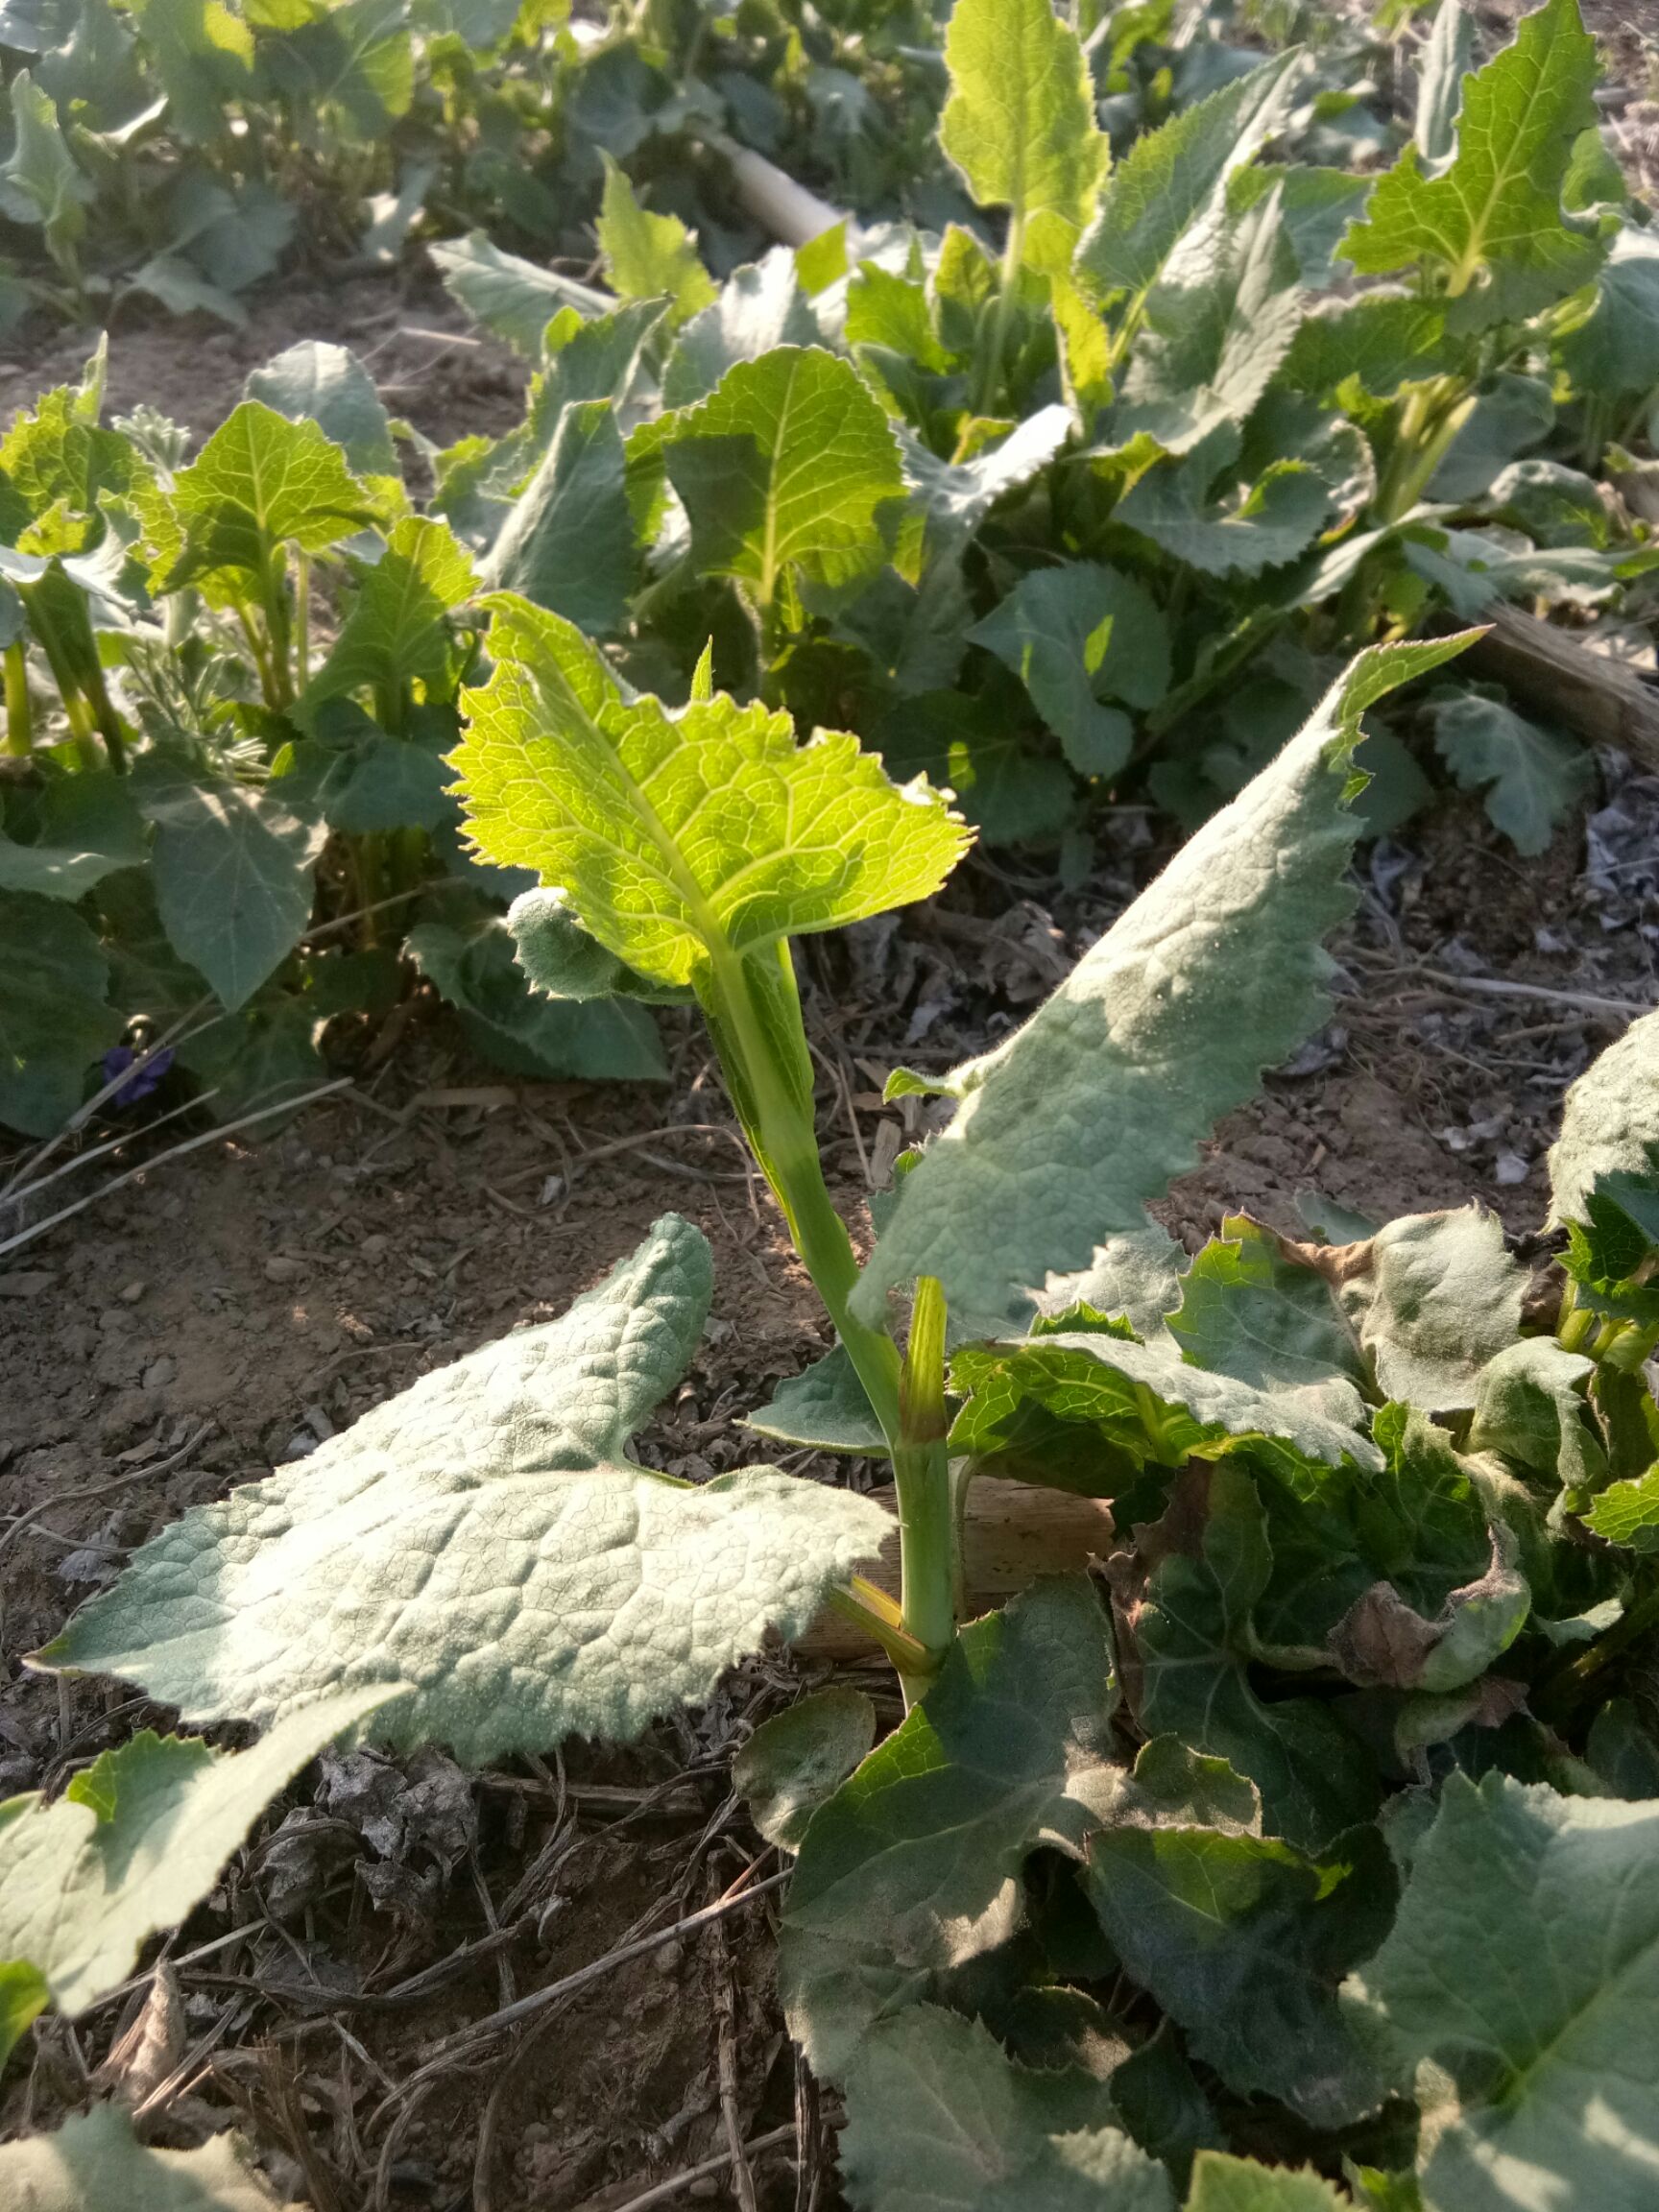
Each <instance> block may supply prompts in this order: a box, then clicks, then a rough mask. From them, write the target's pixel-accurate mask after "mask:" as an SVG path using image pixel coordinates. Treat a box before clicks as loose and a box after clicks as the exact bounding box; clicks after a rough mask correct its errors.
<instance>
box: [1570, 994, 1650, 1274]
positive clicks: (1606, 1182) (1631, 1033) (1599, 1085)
mask: <svg viewBox="0 0 1659 2212" xmlns="http://www.w3.org/2000/svg"><path fill="white" fill-rule="evenodd" d="M1550 1194H1551V1207H1550V1218H1551V1222H1552V1223H1558V1222H1563V1221H1567V1222H1575V1223H1578V1224H1580V1225H1587V1224H1589V1223H1591V1222H1592V1221H1593V1220H1594V1218H1595V1216H1594V1213H1593V1211H1592V1209H1593V1206H1594V1204H1595V1202H1596V1201H1597V1200H1598V1199H1605V1200H1610V1201H1611V1202H1612V1203H1613V1204H1614V1205H1615V1206H1616V1207H1617V1208H1618V1210H1619V1211H1620V1213H1621V1214H1623V1215H1624V1216H1625V1217H1626V1218H1627V1219H1628V1220H1629V1222H1630V1223H1631V1224H1632V1225H1633V1227H1635V1228H1636V1229H1637V1230H1639V1231H1640V1233H1641V1235H1642V1236H1643V1237H1644V1238H1646V1239H1647V1242H1648V1243H1650V1244H1651V1243H1659V1014H1645V1015H1644V1016H1643V1017H1642V1019H1641V1021H1640V1022H1631V1024H1630V1026H1629V1028H1628V1029H1626V1030H1625V1032H1624V1034H1623V1037H1621V1038H1620V1039H1619V1041H1618V1043H1617V1044H1616V1045H1610V1046H1608V1047H1607V1049H1606V1051H1605V1052H1603V1053H1602V1054H1601V1056H1600V1058H1599V1060H1597V1061H1595V1062H1593V1064H1592V1065H1591V1066H1590V1068H1588V1069H1587V1070H1586V1071H1585V1072H1584V1073H1583V1074H1582V1075H1580V1076H1579V1078H1578V1080H1577V1082H1576V1083H1575V1084H1574V1085H1573V1087H1572V1089H1571V1090H1570V1091H1569V1092H1568V1094H1567V1101H1566V1104H1565V1105H1564V1106H1563V1108H1562V1110H1561V1134H1560V1136H1559V1137H1558V1138H1557V1139H1556V1141H1555V1142H1554V1144H1553V1145H1552V1146H1551V1151H1550ZM1627 1271H1628V1270H1626V1272H1627Z"/></svg>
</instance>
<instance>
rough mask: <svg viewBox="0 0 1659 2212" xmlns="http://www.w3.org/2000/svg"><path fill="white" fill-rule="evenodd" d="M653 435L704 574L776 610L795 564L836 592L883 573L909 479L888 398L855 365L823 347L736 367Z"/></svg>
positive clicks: (780, 351) (791, 349)
mask: <svg viewBox="0 0 1659 2212" xmlns="http://www.w3.org/2000/svg"><path fill="white" fill-rule="evenodd" d="M653 437H654V439H656V438H660V440H661V457H662V460H663V463H664V464H665V466H666V468H667V470H668V475H669V477H670V479H671V481H672V483H673V486H674V489H675V491H676V492H677V493H679V494H680V497H681V499H682V500H683V501H684V503H685V512H686V515H687V516H688V517H689V518H690V523H691V553H692V559H693V560H694V562H695V563H696V565H697V568H698V570H699V571H700V573H702V574H703V575H707V576H733V577H736V578H737V579H739V580H740V581H741V582H743V583H745V584H748V585H749V586H750V587H751V588H752V589H754V591H755V593H756V595H757V598H758V599H759V600H760V602H761V604H762V606H769V605H770V604H771V602H772V599H773V595H774V594H775V592H776V591H777V589H778V586H779V584H780V582H781V580H782V578H783V576H784V574H785V572H786V571H787V570H789V569H790V568H792V567H799V568H800V569H802V570H803V572H804V573H805V575H806V576H807V577H809V578H811V579H814V580H819V581H823V582H825V583H831V584H835V583H847V582H850V581H852V580H853V579H854V578H855V577H857V576H860V575H862V574H864V573H866V572H867V571H868V570H870V569H871V568H873V567H878V566H879V565H880V563H881V560H882V557H883V552H882V541H881V528H882V524H883V521H884V520H885V519H887V517H889V516H890V517H891V519H892V521H893V523H894V524H895V525H896V524H897V519H898V515H899V512H900V508H901V505H902V499H903V494H904V482H903V477H902V473H901V470H900V466H899V447H898V444H897V442H896V440H895V438H894V436H893V432H892V430H891V428H890V427H889V425H888V421H887V418H886V416H885V415H884V414H883V413H882V410H881V405H880V402H879V401H878V399H877V398H876V397H875V396H874V395H873V394H872V393H871V392H870V390H869V389H868V387H867V386H866V385H865V384H864V383H863V382H861V380H860V378H859V376H858V373H857V371H856V370H855V369H854V367H853V364H852V363H851V362H850V361H843V360H841V359H839V358H838V357H837V356H836V355H835V354H833V353H827V352H825V351H824V350H823V349H821V348H819V347H816V346H806V347H802V346H780V347H777V348H775V349H773V351H771V352H770V353H768V354H766V355H765V356H764V358H763V359H761V360H758V361H739V362H738V363H737V364H736V365H735V366H734V367H733V368H732V369H729V370H728V371H727V373H726V374H725V375H724V376H723V377H722V378H721V380H720V383H719V385H718V386H717V387H716V389H715V390H714V392H713V393H712V394H711V395H710V397H709V398H707V399H705V400H703V401H702V402H701V403H700V404H699V405H698V406H696V407H690V408H685V409H684V410H682V412H681V413H679V414H677V415H671V416H668V417H665V418H664V420H663V422H662V424H661V430H660V432H659V431H657V430H656V429H655V428H654V430H653ZM654 449H655V448H654Z"/></svg>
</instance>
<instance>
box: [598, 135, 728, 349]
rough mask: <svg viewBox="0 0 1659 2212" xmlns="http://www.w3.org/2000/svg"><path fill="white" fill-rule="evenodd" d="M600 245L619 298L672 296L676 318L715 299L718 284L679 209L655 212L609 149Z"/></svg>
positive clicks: (684, 318)
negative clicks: (643, 203) (641, 199)
mask: <svg viewBox="0 0 1659 2212" xmlns="http://www.w3.org/2000/svg"><path fill="white" fill-rule="evenodd" d="M599 251H600V252H601V253H602V254H603V255H604V259H605V274H606V276H608V277H609V278H610V279H611V286H612V289H613V291H614V292H615V293H616V295H617V297H618V298H619V299H623V300H660V299H662V298H667V299H668V300H670V301H672V302H673V308H672V314H673V320H674V321H675V323H677V324H679V323H685V322H687V321H689V319H690V318H691V317H692V316H693V315H695V314H697V313H699V312H700V310H701V309H703V308H705V307H707V306H709V304H710V303H711V302H712V301H713V299H714V286H713V284H712V282H711V281H710V280H709V272H708V271H707V270H706V269H705V268H704V266H703V264H702V262H701V261H699V260H698V258H697V248H696V246H695V244H694V243H693V241H692V237H691V233H690V232H689V231H688V230H687V229H686V228H685V224H684V223H682V222H681V220H680V218H679V217H678V216H677V215H652V214H650V213H649V212H648V211H647V210H646V209H645V208H643V207H641V206H640V204H639V203H638V201H637V199H636V198H635V197H634V187H633V185H632V184H630V183H629V181H628V177H627V173H626V171H624V170H622V169H620V168H618V167H617V165H616V163H615V162H614V161H613V160H612V158H611V156H609V155H607V156H605V197H604V200H603V202H602V204H601V206H600V210H599Z"/></svg>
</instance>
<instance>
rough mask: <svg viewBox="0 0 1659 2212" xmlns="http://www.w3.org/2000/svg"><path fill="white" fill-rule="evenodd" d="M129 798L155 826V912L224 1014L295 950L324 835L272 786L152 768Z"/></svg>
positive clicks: (165, 765) (159, 765)
mask: <svg viewBox="0 0 1659 2212" xmlns="http://www.w3.org/2000/svg"><path fill="white" fill-rule="evenodd" d="M145 767H146V770H147V773H146V774H145V776H144V778H143V781H141V782H137V781H136V780H135V784H136V788H135V791H134V796H135V798H136V799H137V802H138V806H139V810H140V812H141V813H142V814H143V815H144V817H145V819H146V820H147V821H150V822H153V823H154V824H155V826H156V840H155V844H154V847H153V848H152V854H151V868H152V871H153V874H154V877H155V882H156V905H157V907H158V908H159V910H160V914H161V921H162V924H163V926H164V927H165V928H166V931H167V935H168V938H169V940H170V942H171V944H172V946H173V950H175V951H176V952H177V953H178V954H179V956H180V959H183V960H187V961H189V963H190V965H191V967H193V968H197V969H200V971H201V973H202V974H204V976H205V977H206V978H207V980H208V982H209V983H210V984H211V985H212V986H213V989H214V991H215V992H216V993H217V994H218V996H219V998H220V1000H221V1001H222V1002H223V1004H225V1005H226V1006H227V1007H228V1008H229V1009H230V1010H231V1011H232V1012H234V1011H235V1009H236V1008H237V1007H239V1006H243V1005H246V1003H247V1002H248V1000H249V999H250V998H252V996H253V993H254V992H255V991H256V990H257V989H258V988H259V986H260V984H261V983H263V982H264V980H265V978H266V977H267V976H268V975H269V974H272V972H273V971H274V970H275V969H276V967H277V966H278V965H279V964H280V962H281V961H282V960H283V959H284V958H285V956H286V955H287V954H288V953H289V952H291V951H292V950H294V947H295V946H296V945H297V944H298V943H299V941H300V938H301V934H302V933H303V931H304V928H305V926H306V924H307V923H308V922H309V921H310V919H311V907H312V902H313V898H314V896H315V885H314V882H313V878H312V870H313V868H314V867H315V865H316V861H317V857H318V855H319V854H320V853H321V852H322V850H323V846H324V843H325V839H326V836H327V831H326V830H325V828H324V825H323V824H322V823H321V822H319V821H317V820H315V819H313V818H311V817H309V816H307V815H303V814H297V813H295V812H293V811H292V810H291V809H290V807H289V805H288V802H287V799H286V797H285V796H284V794H283V790H282V784H281V781H280V780H278V781H276V782H274V783H269V784H266V785H265V786H264V787H263V788H260V787H258V786H256V785H252V784H246V783H232V782H230V781H228V780H224V779H215V780H213V781H198V780H197V779H196V778H195V777H194V776H192V775H191V774H190V773H189V772H188V770H187V769H185V768H182V767H180V765H178V764H177V763H174V762H166V761H161V760H159V759H156V760H155V761H154V765H152V762H151V761H150V760H147V761H146V763H145Z"/></svg>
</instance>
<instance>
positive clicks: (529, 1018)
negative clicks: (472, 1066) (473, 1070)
mask: <svg viewBox="0 0 1659 2212" xmlns="http://www.w3.org/2000/svg"><path fill="white" fill-rule="evenodd" d="M577 934H578V936H580V935H581V932H580V931H578V932H577ZM406 942H407V944H408V948H409V951H410V954H411V956H412V958H413V959H414V961H415V964H416V966H417V967H418V968H419V969H420V971H421V974H423V975H426V976H429V977H430V978H431V980H432V981H433V982H434V983H435V984H436V985H437V987H438V989H439V991H440V992H441V993H442V994H443V996H444V997H445V998H447V999H448V1001H449V1003H450V1005H451V1006H453V1007H455V1008H456V1010H457V1011H458V1012H459V1014H460V1016H461V1026H462V1028H463V1029H464V1030H465V1031H466V1033H467V1036H468V1038H469V1042H470V1043H471V1044H472V1045H473V1046H475V1048H476V1049H477V1050H478V1051H479V1052H480V1053H482V1055H483V1056H484V1058H485V1059H486V1060H488V1061H489V1062H490V1063H491V1064H492V1066H493V1067H496V1068H502V1069H505V1070H506V1071H507V1072H508V1073H509V1074H510V1075H527V1076H529V1077H530V1078H531V1079H532V1081H536V1082H546V1081H548V1080H549V1079H553V1080H555V1081H557V1080H559V1079H560V1078H562V1077H567V1076H572V1075H574V1076H580V1077H582V1078H584V1079H585V1080H586V1081H589V1082H595V1083H604V1082H611V1083H616V1082H623V1083H628V1082H665V1081H666V1080H667V1075H668V1065H667V1062H666V1061H665V1060H664V1059H663V1057H662V1046H661V1043H660V1042H659V1040H658V1036H657V1031H656V1029H655V1027H654V1026H653V1024H652V1021H651V1017H650V1015H649V1014H647V1013H646V1011H645V1009H644V1007H643V1006H639V1005H637V1004H634V1003H632V1002H631V1001H630V1000H629V999H627V998H622V997H620V996H618V997H610V996H608V995H607V994H606V993H604V992H602V991H595V992H587V991H575V992H570V993H567V994H563V995H561V996H558V997H554V996H551V995H549V996H545V997H544V996H543V995H542V994H541V992H540V991H533V990H530V989H528V988H527V987H526V982H525V972H524V968H523V965H522V961H521V957H517V958H516V956H515V944H516V940H515V938H514V937H513V935H512V933H511V932H510V930H509V928H508V926H507V924H506V923H505V922H503V921H502V920H501V919H500V918H499V916H496V915H491V916H490V917H488V918H487V919H485V920H484V921H482V922H480V923H479V925H478V926H476V927H475V928H473V929H471V930H464V929H457V928H453V927H451V926H449V925H448V924H447V923H445V922H418V923H417V924H416V925H415V926H414V928H413V929H411V930H410V932H409V935H408V938H407V940H406ZM583 942H584V944H586V945H587V946H588V947H589V950H591V951H593V952H595V953H597V954H598V956H599V958H600V959H601V960H607V959H608V957H609V956H608V955H607V953H606V952H605V950H604V949H603V947H601V946H598V945H595V944H594V943H593V940H592V939H591V938H590V937H589V938H584V939H583ZM610 965H611V967H612V969H613V971H617V963H616V962H614V961H612V962H610Z"/></svg>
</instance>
